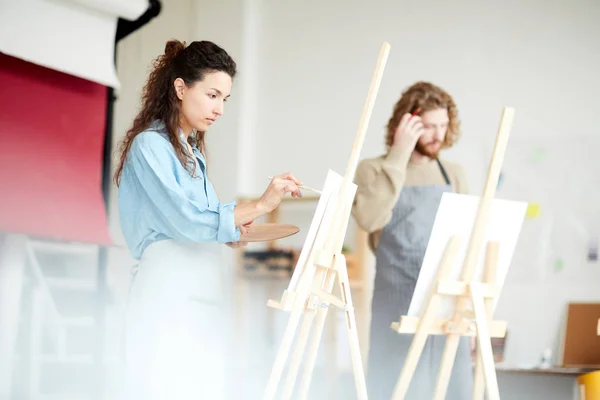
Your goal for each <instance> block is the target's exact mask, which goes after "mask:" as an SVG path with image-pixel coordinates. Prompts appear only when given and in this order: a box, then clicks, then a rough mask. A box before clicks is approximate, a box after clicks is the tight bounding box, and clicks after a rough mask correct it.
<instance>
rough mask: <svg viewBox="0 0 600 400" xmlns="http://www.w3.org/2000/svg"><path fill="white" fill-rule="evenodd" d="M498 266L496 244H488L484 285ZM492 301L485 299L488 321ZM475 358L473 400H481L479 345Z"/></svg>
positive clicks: (492, 279)
mask: <svg viewBox="0 0 600 400" xmlns="http://www.w3.org/2000/svg"><path fill="white" fill-rule="evenodd" d="M497 264H498V243H497V242H488V244H487V248H486V253H485V271H484V277H483V281H484V282H485V283H493V282H494V280H495V278H494V277H495V276H496V267H497ZM493 306H494V300H493V299H492V298H486V299H485V308H486V314H487V316H488V320H489V321H491V320H492V311H493ZM476 349H477V350H476V358H475V375H474V383H473V400H483V395H484V392H485V380H484V376H483V362H482V360H481V350H480V349H479V345H477V347H476Z"/></svg>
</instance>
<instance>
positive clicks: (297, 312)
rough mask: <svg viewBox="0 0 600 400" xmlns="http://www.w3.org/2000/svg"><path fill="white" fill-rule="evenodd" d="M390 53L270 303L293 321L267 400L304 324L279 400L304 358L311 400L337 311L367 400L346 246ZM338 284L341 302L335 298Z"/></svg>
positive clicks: (304, 385) (303, 388) (385, 48)
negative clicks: (330, 315) (340, 170)
mask: <svg viewBox="0 0 600 400" xmlns="http://www.w3.org/2000/svg"><path fill="white" fill-rule="evenodd" d="M389 49H390V45H389V44H388V43H385V42H384V43H383V45H382V47H381V50H380V52H379V57H378V60H377V64H376V66H375V72H374V74H373V77H372V79H371V84H370V87H369V92H368V94H367V100H366V103H365V106H364V109H363V113H362V115H361V118H360V121H359V126H358V131H357V133H356V136H355V139H354V144H353V147H352V152H351V154H350V159H349V161H348V166H347V168H346V173H345V175H344V176H341V175H339V174H337V173H335V172H334V171H331V170H330V171H328V173H327V178H326V180H325V184H324V187H323V190H322V193H321V197H320V199H319V203H318V205H317V209H316V211H315V214H314V216H313V220H312V222H311V225H310V228H309V231H308V234H307V237H306V240H305V243H304V246H303V248H302V251H301V253H300V257H299V259H298V262H297V264H296V268H295V269H294V273H293V275H292V278H291V280H290V283H289V285H288V288H287V289H286V290H285V291H284V293H283V296H282V298H281V301H274V300H269V302H268V305H269V306H270V307H273V308H277V309H280V310H283V311H288V312H290V317H289V320H288V323H287V326H286V329H285V332H284V335H283V338H282V341H281V344H280V347H279V351H278V352H277V356H276V358H275V362H274V364H273V368H272V371H271V375H270V378H269V381H268V383H267V387H266V390H265V395H264V399H265V400H271V399H273V398H275V396H276V393H277V389H278V386H279V382H280V380H281V376H282V374H283V370H284V367H285V364H286V361H287V359H288V356H289V353H290V349H291V347H292V342H293V340H294V337H295V335H296V330H297V329H298V325H299V323H300V320H301V319H302V325H301V327H300V332H299V335H298V338H297V340H296V347H295V348H294V351H293V354H292V357H291V360H290V363H289V365H288V373H287V377H286V380H285V385H284V388H283V393H282V395H281V396H278V397H277V398H282V399H289V398H291V396H292V394H293V391H294V386H295V383H296V377H297V374H298V372H299V369H300V364H301V362H302V358H303V357H304V356H306V360H305V364H304V371H303V375H302V381H301V384H300V389H299V394H298V398H300V399H305V398H307V396H308V390H309V387H310V381H311V377H312V373H313V369H314V365H315V361H316V358H317V352H318V348H319V343H320V341H321V336H322V333H323V328H324V325H325V320H326V317H327V311H328V309H329V307H336V308H338V309H340V310H342V311H343V312H344V314H345V317H346V331H347V334H348V340H349V342H350V343H349V347H350V354H351V358H352V367H353V373H354V381H355V386H356V392H357V395H358V398H359V399H361V400H362V399H365V400H366V399H367V389H366V382H365V376H364V371H363V365H362V360H361V353H360V347H359V341H358V332H357V329H356V319H355V315H354V307H353V305H352V295H351V293H350V283H349V280H348V272H347V268H346V259H345V257H344V255H343V254H342V246H343V242H344V238H345V236H346V230H347V227H348V222H349V219H350V212H351V209H352V203H353V201H354V195H355V193H356V189H357V187H356V185H355V184H354V183H353V180H354V174H355V172H356V167H357V165H358V161H359V157H360V150H361V148H362V145H363V142H364V137H365V134H366V130H367V127H368V124H369V120H370V118H371V114H372V110H373V107H374V103H375V98H376V97H377V91H378V90H379V86H380V83H381V79H382V76H383V70H384V68H385V64H386V62H387V58H388V54H389ZM336 281H337V283H338V287H339V290H340V293H341V297H337V296H334V295H333V294H332V290H333V288H334V285H335V283H336ZM315 319H316V321H315ZM313 324H314V326H313ZM311 329H312V333H311ZM307 346H308V349H307Z"/></svg>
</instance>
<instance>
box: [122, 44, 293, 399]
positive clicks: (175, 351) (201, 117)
mask: <svg viewBox="0 0 600 400" xmlns="http://www.w3.org/2000/svg"><path fill="white" fill-rule="evenodd" d="M235 74H236V63H235V62H234V60H233V59H232V58H231V57H230V56H229V55H228V54H227V52H226V51H225V50H223V49H222V48H220V47H219V46H217V45H216V44H214V43H211V42H208V41H197V42H192V43H190V44H189V46H187V47H186V46H185V44H184V43H181V42H179V41H169V42H168V43H167V44H166V47H165V53H164V54H163V55H161V56H159V57H158V58H157V59H156V60H155V62H154V65H153V70H152V71H151V73H150V75H149V77H148V81H147V83H146V86H145V88H144V91H143V94H142V106H141V110H140V112H139V113H138V115H137V117H136V118H135V120H134V121H133V125H132V127H131V129H130V130H129V131H128V132H127V134H126V136H125V138H124V139H123V141H122V142H121V146H120V150H121V157H120V162H119V164H118V166H117V170H116V173H115V182H116V184H117V185H118V187H119V215H120V223H121V228H122V231H123V233H124V236H125V239H126V242H127V246H128V248H129V250H130V252H131V255H132V256H133V257H134V258H135V259H138V260H139V265H138V267H137V272H136V274H135V276H134V279H133V282H132V286H131V291H130V299H129V305H128V316H127V323H126V356H127V370H128V373H127V398H128V399H131V400H142V399H143V400H146V399H160V400H166V399H173V400H175V399H177V400H180V399H200V398H202V399H220V398H224V374H223V369H224V362H225V360H224V359H225V358H226V356H225V347H224V343H223V337H224V333H225V332H224V317H223V314H224V311H225V310H224V308H223V304H222V301H223V298H224V294H223V288H222V281H221V274H222V273H221V270H220V265H219V264H220V263H219V259H218V252H216V251H214V246H216V245H217V246H218V245H219V244H227V245H229V246H231V247H237V246H243V245H244V243H243V242H240V235H241V233H243V232H245V231H246V230H247V229H251V228H250V223H251V222H252V221H253V220H254V219H255V218H258V217H260V216H261V215H264V214H266V213H269V212H271V211H272V210H273V209H275V208H276V207H277V206H278V205H279V203H280V202H281V200H282V198H283V197H284V196H285V194H286V193H290V194H291V195H292V196H294V197H297V196H301V193H300V190H299V189H298V185H299V184H300V182H299V181H298V180H297V179H296V178H295V177H294V176H293V175H291V174H283V175H279V176H276V177H275V178H273V179H272V180H271V182H270V184H269V186H268V187H267V188H266V190H265V192H264V193H263V195H262V196H261V198H260V199H259V200H258V201H256V202H253V203H250V204H240V205H237V204H236V203H235V202H233V201H232V202H228V203H222V202H221V201H219V199H218V197H217V195H216V193H215V190H214V187H213V185H212V183H211V182H210V180H209V179H208V178H207V174H206V169H207V165H206V158H205V156H204V152H205V144H204V137H205V136H204V135H205V134H206V132H207V130H208V128H209V127H210V126H211V125H212V124H213V123H215V122H216V121H217V120H218V119H219V118H220V117H221V116H222V115H223V110H224V104H225V102H226V101H227V99H228V98H229V96H230V93H231V87H232V80H233V78H234V77H235Z"/></svg>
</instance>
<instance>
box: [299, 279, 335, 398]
mask: <svg viewBox="0 0 600 400" xmlns="http://www.w3.org/2000/svg"><path fill="white" fill-rule="evenodd" d="M321 277H323V278H324V279H325V287H324V288H323V290H324V291H325V292H327V293H331V291H332V289H333V284H334V282H335V272H334V271H331V270H325V271H319V273H318V274H317V278H321ZM328 311H329V309H328V307H320V308H319V309H318V310H317V322H316V323H315V329H314V330H313V332H312V336H311V339H310V346H309V349H308V355H307V359H306V364H305V367H304V373H303V374H302V382H301V383H300V393H299V395H298V398H299V399H306V398H307V396H308V390H309V389H310V382H311V379H312V374H313V370H314V368H315V363H316V361H317V354H318V352H319V344H320V342H321V337H322V336H323V329H324V327H325V321H326V320H327V312H328Z"/></svg>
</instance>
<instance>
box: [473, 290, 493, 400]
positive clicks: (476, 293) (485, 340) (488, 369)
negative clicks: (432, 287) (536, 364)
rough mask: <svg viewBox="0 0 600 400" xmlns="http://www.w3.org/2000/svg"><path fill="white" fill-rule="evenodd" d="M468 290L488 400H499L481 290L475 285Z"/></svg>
mask: <svg viewBox="0 0 600 400" xmlns="http://www.w3.org/2000/svg"><path fill="white" fill-rule="evenodd" d="M470 289H471V299H472V302H473V311H474V312H475V320H476V325H477V346H478V348H479V357H480V358H481V363H482V364H483V375H484V377H485V385H486V389H487V395H488V400H500V392H499V390H498V380H497V378H496V366H495V365H494V354H493V352H492V343H491V339H490V331H489V329H488V325H489V321H488V316H487V314H486V312H485V311H486V310H485V305H484V302H483V295H482V293H481V288H480V287H479V286H478V285H476V284H471V285H470Z"/></svg>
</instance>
